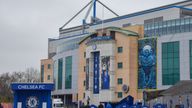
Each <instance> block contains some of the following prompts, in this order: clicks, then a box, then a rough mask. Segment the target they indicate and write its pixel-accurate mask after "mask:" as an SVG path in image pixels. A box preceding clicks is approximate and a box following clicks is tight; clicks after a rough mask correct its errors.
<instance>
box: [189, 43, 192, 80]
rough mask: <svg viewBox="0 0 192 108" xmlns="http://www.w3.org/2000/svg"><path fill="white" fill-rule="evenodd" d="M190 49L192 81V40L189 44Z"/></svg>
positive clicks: (191, 77)
mask: <svg viewBox="0 0 192 108" xmlns="http://www.w3.org/2000/svg"><path fill="white" fill-rule="evenodd" d="M189 44H190V45H189V48H190V79H192V40H190V42H189Z"/></svg>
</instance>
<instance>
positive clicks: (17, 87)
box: [11, 83, 54, 90]
mask: <svg viewBox="0 0 192 108" xmlns="http://www.w3.org/2000/svg"><path fill="white" fill-rule="evenodd" d="M11 88H12V90H53V89H54V85H53V84H33V83H28V84H27V83H15V84H14V83H13V84H12V85H11Z"/></svg>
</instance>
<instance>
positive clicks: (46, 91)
mask: <svg viewBox="0 0 192 108" xmlns="http://www.w3.org/2000/svg"><path fill="white" fill-rule="evenodd" d="M11 88H12V90H13V92H14V108H17V103H18V102H22V108H26V107H27V106H29V104H30V103H31V104H33V103H35V102H34V100H33V99H35V101H36V102H37V105H36V108H42V104H43V102H46V103H47V108H52V106H51V90H53V89H54V85H53V84H40V83H38V84H34V83H13V84H11ZM30 99H31V100H30Z"/></svg>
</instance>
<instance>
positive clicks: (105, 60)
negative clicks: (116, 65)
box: [101, 56, 110, 89]
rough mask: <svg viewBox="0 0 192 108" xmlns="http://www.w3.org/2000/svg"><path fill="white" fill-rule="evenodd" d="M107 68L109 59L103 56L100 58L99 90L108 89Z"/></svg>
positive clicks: (108, 77)
mask: <svg viewBox="0 0 192 108" xmlns="http://www.w3.org/2000/svg"><path fill="white" fill-rule="evenodd" d="M109 67H110V57H109V56H104V57H101V69H102V72H101V89H109V88H110V76H109Z"/></svg>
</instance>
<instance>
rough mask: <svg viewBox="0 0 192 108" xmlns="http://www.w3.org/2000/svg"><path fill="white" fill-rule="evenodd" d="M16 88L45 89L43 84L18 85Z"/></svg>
mask: <svg viewBox="0 0 192 108" xmlns="http://www.w3.org/2000/svg"><path fill="white" fill-rule="evenodd" d="M17 88H18V89H42V90H43V89H45V85H18V86H17Z"/></svg>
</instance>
